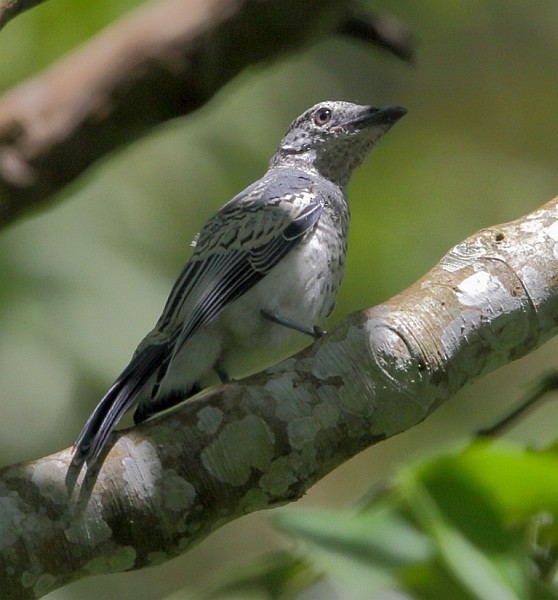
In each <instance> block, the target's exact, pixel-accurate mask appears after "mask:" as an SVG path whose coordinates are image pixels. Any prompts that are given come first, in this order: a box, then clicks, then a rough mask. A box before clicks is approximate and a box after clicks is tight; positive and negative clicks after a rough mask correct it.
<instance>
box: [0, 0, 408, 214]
mask: <svg viewBox="0 0 558 600" xmlns="http://www.w3.org/2000/svg"><path fill="white" fill-rule="evenodd" d="M378 19H379V18H378ZM357 25H358V26H357ZM336 32H342V33H344V34H345V35H350V36H352V37H358V38H359V39H364V40H366V41H368V42H370V43H372V44H376V45H380V46H382V47H384V48H389V49H390V50H391V51H392V52H394V49H398V54H399V55H407V54H408V52H409V47H410V39H409V36H408V35H407V36H405V35H403V34H402V28H401V27H393V26H390V27H386V26H385V19H379V20H378V23H377V24H376V20H375V17H374V16H373V15H369V14H366V13H359V14H356V13H355V11H354V10H353V3H352V2H347V1H346V0H304V2H301V1H300V0H268V1H266V2H262V1H261V0H160V1H158V2H155V3H152V4H149V5H147V6H146V7H142V8H141V9H140V10H138V11H137V12H135V13H134V14H133V15H131V16H129V17H127V18H125V19H123V20H121V21H120V22H119V23H116V24H115V25H113V26H112V27H110V28H108V29H107V30H105V31H104V32H102V33H101V34H100V35H98V36H97V37H96V38H94V39H93V40H92V41H90V42H89V43H88V44H87V45H85V46H83V47H82V48H80V49H79V50H77V51H76V52H74V53H73V54H71V55H70V56H68V57H66V58H65V59H63V60H61V61H60V62H58V63H57V64H55V65H54V66H53V67H51V68H50V69H49V70H47V71H45V72H44V73H42V74H41V75H39V76H38V77H35V78H34V79H31V80H29V81H27V82H25V83H23V84H21V85H19V86H18V87H16V88H14V89H12V90H11V91H9V92H7V93H6V94H5V95H4V96H3V97H1V98H0V225H1V224H5V223H8V222H10V221H11V220H13V219H14V218H15V217H17V216H18V215H19V214H20V213H21V212H22V211H24V210H25V209H26V208H28V207H29V206H31V205H33V204H35V203H38V202H41V201H43V200H45V199H47V198H48V196H49V195H50V194H52V193H54V192H56V191H57V190H59V189H60V188H62V187H63V186H65V185H66V184H68V183H69V182H71V181H72V180H73V179H75V178H76V177H77V176H78V175H80V174H81V173H82V172H83V171H84V170H85V169H86V168H87V167H89V166H90V165H91V164H92V163H94V162H95V161H96V160H98V159H99V158H101V157H103V156H104V155H105V154H107V153H108V152H110V151H112V150H114V149H115V148H118V147H119V146H122V145H123V144H126V143H128V142H130V141H131V140H133V139H135V138H137V137H138V136H140V135H142V134H144V133H146V132H147V131H148V130H149V129H150V128H152V127H153V126H154V125H157V124H159V123H161V122H163V121H166V120H168V119H172V118H174V117H178V116H181V115H184V114H187V113H189V112H191V111H193V110H195V109H196V108H198V107H199V106H201V105H202V104H203V103H205V102H207V100H208V99H209V98H211V96H212V95H213V94H215V92H216V91H217V90H218V89H219V88H220V87H222V86H223V85H224V84H225V83H227V82H228V81H229V80H230V79H231V78H233V77H234V76H235V75H237V74H238V73H239V72H240V71H241V70H242V69H244V67H246V66H247V65H249V64H252V63H256V62H259V61H262V60H264V59H268V60H269V59H272V58H276V57H277V56H279V55H281V54H284V53H285V52H286V51H290V50H293V49H296V48H300V47H301V46H302V45H304V44H308V43H310V42H312V41H316V40H318V39H321V38H323V37H325V36H327V35H331V34H333V33H336Z"/></svg>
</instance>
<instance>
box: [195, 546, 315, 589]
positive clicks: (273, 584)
mask: <svg viewBox="0 0 558 600" xmlns="http://www.w3.org/2000/svg"><path fill="white" fill-rule="evenodd" d="M315 578H316V575H315V574H314V572H313V571H312V569H311V568H310V567H309V566H308V565H307V564H305V563H304V562H303V561H302V560H301V559H300V558H297V557H295V556H294V555H293V554H291V553H289V552H276V553H272V554H268V555H265V556H262V557H260V558H258V559H257V560H255V561H253V562H252V563H250V564H249V565H245V566H244V567H240V568H238V567H237V568H236V569H235V570H234V572H231V573H227V574H225V575H222V576H221V577H219V578H218V581H217V582H214V583H213V584H212V585H211V587H210V588H209V589H208V590H206V591H205V592H202V593H201V594H200V595H199V600H214V599H216V598H227V597H230V596H231V595H238V594H240V595H241V597H242V598H246V597H248V596H250V597H255V598H266V599H269V600H276V599H278V598H290V597H294V594H295V593H296V592H297V591H300V589H303V588H305V587H306V586H308V585H309V584H311V583H312V582H313V581H314V580H315Z"/></svg>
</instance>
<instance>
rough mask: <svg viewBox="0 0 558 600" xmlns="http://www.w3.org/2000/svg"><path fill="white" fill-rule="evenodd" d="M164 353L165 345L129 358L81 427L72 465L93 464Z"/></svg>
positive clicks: (148, 347) (165, 350)
mask: <svg viewBox="0 0 558 600" xmlns="http://www.w3.org/2000/svg"><path fill="white" fill-rule="evenodd" d="M167 350H168V348H167V345H166V344H153V345H149V346H147V347H145V348H143V349H142V350H141V351H140V352H138V353H137V354H136V355H135V356H134V357H133V358H132V360H131V361H130V364H129V365H128V366H127V367H126V368H125V369H124V371H123V372H122V373H121V374H120V376H119V377H118V379H117V380H116V381H115V382H114V383H113V385H112V386H111V387H110V389H109V390H108V391H107V393H106V394H105V395H104V396H103V397H102V398H101V400H100V402H99V404H98V405H97V407H96V408H95V410H94V411H93V412H92V413H91V415H90V417H89V418H88V419H87V422H86V423H85V425H84V426H83V429H82V430H81V433H80V434H79V436H78V438H77V440H76V442H75V444H74V456H73V459H72V462H73V464H74V465H76V466H79V465H81V464H83V462H85V461H87V464H88V465H92V464H93V463H95V461H96V460H97V458H98V457H99V454H100V453H101V451H102V449H103V447H104V445H105V443H106V441H107V438H108V436H109V435H110V433H111V431H112V430H113V429H114V427H115V425H116V424H117V423H118V421H119V420H120V419H121V417H122V416H123V415H124V413H125V412H126V411H127V410H128V409H129V408H130V407H131V406H132V405H133V404H134V402H135V401H136V399H137V397H138V394H139V393H140V391H141V390H142V388H143V386H144V385H145V384H146V382H147V381H148V380H149V378H150V377H151V376H152V375H153V374H154V373H155V372H156V371H157V369H158V368H159V366H160V365H161V363H162V361H163V360H164V357H165V355H166V353H167Z"/></svg>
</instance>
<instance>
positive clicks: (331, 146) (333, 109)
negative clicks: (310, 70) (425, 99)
mask: <svg viewBox="0 0 558 600" xmlns="http://www.w3.org/2000/svg"><path fill="white" fill-rule="evenodd" d="M406 112H407V110H406V109H405V108H403V107H401V106H386V107H383V108H375V107H373V106H361V105H359V104H353V103H352V102H341V101H331V102H320V103H319V104H316V105H315V106H313V107H312V108H309V109H308V110H307V111H306V112H304V113H302V114H301V115H300V116H299V117H297V118H296V119H295V120H294V121H293V122H292V123H291V126H290V127H289V129H288V131H287V133H286V134H285V136H284V137H283V139H282V140H281V144H280V145H279V148H278V149H277V152H276V153H275V156H274V157H273V159H272V161H271V166H281V165H285V166H290V165H292V166H299V167H304V166H306V167H311V168H313V169H316V170H317V171H318V172H319V173H320V174H321V175H323V176H324V177H327V178H328V179H330V180H331V181H333V182H334V183H337V184H339V185H341V186H345V185H346V184H347V183H348V181H349V178H350V176H351V174H352V172H353V170H354V169H355V168H356V167H358V165H360V163H361V162H362V161H363V160H364V158H365V157H366V155H367V154H368V152H369V151H370V150H371V149H372V147H373V146H374V144H375V143H376V142H377V141H378V140H379V139H380V138H381V137H382V136H383V135H384V134H385V133H386V132H387V131H388V129H390V127H391V126H392V125H394V124H395V123H396V122H397V121H398V120H399V119H400V118H401V117H402V116H403V115H405V113H406Z"/></svg>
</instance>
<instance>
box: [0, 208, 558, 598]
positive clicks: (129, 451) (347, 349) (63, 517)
mask: <svg viewBox="0 0 558 600" xmlns="http://www.w3.org/2000/svg"><path fill="white" fill-rule="evenodd" d="M557 244H558V198H556V199H555V200H553V201H551V202H549V203H548V204H547V205H545V206H543V207H542V208H541V209H539V210H537V211H535V212H533V213H532V214H530V215H527V216H526V217H524V218H522V219H519V220H517V221H514V222H512V223H509V224H506V225H501V226H496V227H491V228H488V229H484V230H482V231H480V232H478V233H477V234H475V235H473V236H471V237H470V238H469V239H467V240H466V241H464V242H463V243H461V244H458V245H457V246H455V247H454V248H453V249H452V250H451V251H450V252H449V253H448V254H447V255H446V256H445V257H444V258H443V259H442V260H441V261H440V263H439V264H438V265H437V266H436V267H434V268H433V269H432V270H431V271H430V272H429V273H427V274H426V275H425V276H424V277H423V278H422V279H420V280H419V281H418V282H417V283H416V284H414V285H413V286H411V287H410V288H409V289H407V290H406V291H404V292H403V293H401V294H400V295H398V296H396V297H394V298H393V299H391V300H389V301H388V302H386V303H384V304H381V305H378V306H376V307H374V308H371V309H368V310H364V311H362V312H359V313H355V314H353V315H351V316H349V317H348V318H347V319H345V320H344V321H343V322H342V323H341V324H340V325H339V327H337V328H336V329H335V330H334V331H332V332H331V333H330V334H329V335H327V336H325V337H324V338H321V339H320V340H318V341H317V342H316V343H314V344H312V346H310V347H308V348H307V349H306V350H304V351H303V352H301V353H299V354H298V355H296V356H295V357H293V358H290V359H288V360H286V361H284V362H283V363H281V364H279V365H277V366H275V367H273V368H270V369H268V370H266V371H264V372H262V373H259V374H257V375H254V376H252V377H250V378H247V379H246V380H243V381H239V382H234V383H231V384H229V385H226V386H220V387H217V388H214V389H210V390H207V391H206V392H204V393H203V394H201V395H200V396H199V397H198V398H197V399H195V400H193V401H190V402H186V403H184V404H183V405H182V406H180V407H178V408H177V409H176V410H173V411H171V412H169V413H167V414H165V415H162V416H161V417H160V418H157V419H154V420H152V421H150V422H147V423H145V424H143V425H142V426H140V427H136V428H132V429H129V430H126V431H124V432H122V433H119V434H115V435H114V437H113V442H114V444H113V446H112V447H111V448H110V449H109V450H108V451H107V454H106V456H105V460H104V464H103V465H102V467H101V470H100V472H90V473H87V476H86V477H85V478H83V477H82V475H83V474H80V475H79V481H78V480H77V479H78V474H77V473H75V472H73V471H71V470H70V472H68V465H69V464H70V458H71V451H70V449H66V450H63V451H61V452H58V453H56V454H53V455H51V456H47V457H45V458H42V459H38V460H36V461H32V462H29V463H25V464H20V465H16V466H12V467H7V468H5V469H3V470H2V471H1V472H0V493H1V495H0V506H1V507H2V509H3V510H2V512H1V514H0V532H2V535H1V536H0V572H2V573H3V574H4V577H3V578H1V579H0V596H1V597H2V598H4V599H6V600H9V599H12V598H13V599H15V598H17V599H18V600H20V599H22V598H38V597H40V596H42V595H44V594H46V593H48V592H50V591H52V590H53V589H55V588H57V587H60V586H62V585H64V584H66V583H68V582H69V581H72V580H75V579H78V578H80V577H84V576H86V575H91V574H96V573H109V572H116V571H123V570H129V569H139V568H142V567H144V566H147V565H150V564H154V563H157V562H161V561H164V560H166V559H168V558H171V557H172V556H175V555H177V554H180V553H181V552H185V551H186V550H188V549H189V548H190V547H191V546H192V545H194V544H195V543H197V542H199V541H200V540H202V539H203V538H204V537H205V536H206V535H207V534H208V533H209V532H211V531H214V530H215V529H216V528H218V527H220V526H221V525H223V524H225V523H226V522H228V521H230V520H232V519H236V518H238V517H240V516H242V515H244V514H246V513H249V512H252V511H255V510H260V509H264V508H271V507H274V506H277V505H280V504H284V503H287V502H291V501H293V500H296V499H297V498H299V497H300V496H301V495H302V494H303V493H304V492H305V491H306V490H307V489H308V488H309V487H310V486H311V485H312V484H314V483H315V482H316V481H317V480H319V479H320V478H322V477H324V476H325V475H326V474H327V473H328V472H330V471H331V470H332V469H334V468H335V467H336V466H337V465H339V464H341V463H343V462H344V461H346V460H347V459H349V458H350V457H351V456H353V455H355V454H356V453H358V452H360V451H361V450H363V449H365V448H367V447H368V446H370V445H372V444H375V443H376V442H379V441H381V440H384V439H386V438H388V437H390V436H392V435H394V434H396V433H398V432H401V431H404V430H406V429H408V428H410V427H412V426H413V425H415V424H417V423H419V422H420V421H422V420H423V419H424V418H425V417H426V416H427V415H428V414H430V413H431V412H432V411H433V410H435V409H436V408H437V407H438V406H439V405H440V404H442V403H443V402H444V401H446V400H447V399H448V398H450V397H451V396H452V395H453V394H454V393H455V392H456V391H457V390H459V389H460V388H461V387H462V386H464V385H466V384H468V383H471V382H472V381H474V380H475V379H477V378H478V377H479V376H480V375H483V374H486V373H488V372H489V371H492V370H493V369H496V368H497V367H500V366H502V365H504V364H506V363H508V362H510V361H512V360H514V359H517V358H519V357H520V356H523V355H524V354H526V353H528V352H530V351H532V350H534V349H535V348H536V347H537V346H539V345H540V344H542V343H543V342H544V341H545V340H547V339H549V338H550V337H551V336H552V335H554V334H555V333H556V332H557V331H558V261H556V252H557V247H558V246H557Z"/></svg>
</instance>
